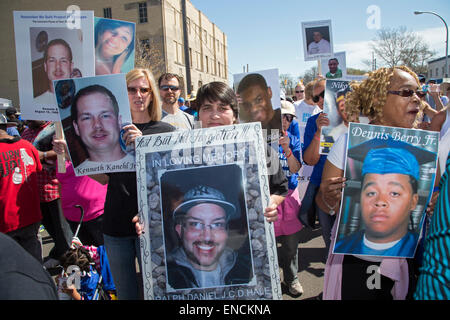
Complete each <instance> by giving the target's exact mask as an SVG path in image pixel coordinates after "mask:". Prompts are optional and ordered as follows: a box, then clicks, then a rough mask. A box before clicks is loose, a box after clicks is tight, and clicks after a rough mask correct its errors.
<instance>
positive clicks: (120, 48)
mask: <svg viewBox="0 0 450 320" xmlns="http://www.w3.org/2000/svg"><path fill="white" fill-rule="evenodd" d="M135 30H136V25H135V23H133V22H128V21H121V20H113V19H108V18H98V17H95V27H94V32H95V39H94V41H95V75H104V74H112V73H128V72H129V71H131V70H132V69H133V68H134V54H135V50H134V44H135Z"/></svg>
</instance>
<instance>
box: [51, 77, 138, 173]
mask: <svg viewBox="0 0 450 320" xmlns="http://www.w3.org/2000/svg"><path fill="white" fill-rule="evenodd" d="M54 86H55V92H56V100H57V103H58V107H59V116H60V118H61V123H62V125H63V129H64V135H65V137H66V141H67V147H68V149H69V154H70V158H71V161H72V164H73V167H74V170H75V174H76V175H77V176H83V175H90V174H98V173H106V172H126V171H135V170H136V168H135V160H134V156H133V154H132V152H131V151H129V150H127V146H126V145H125V142H124V141H123V139H122V135H123V133H124V127H125V126H126V125H127V124H131V123H132V120H131V113H130V105H129V101H128V93H127V86H126V81H125V74H115V75H105V76H97V77H84V78H74V79H66V80H58V81H54Z"/></svg>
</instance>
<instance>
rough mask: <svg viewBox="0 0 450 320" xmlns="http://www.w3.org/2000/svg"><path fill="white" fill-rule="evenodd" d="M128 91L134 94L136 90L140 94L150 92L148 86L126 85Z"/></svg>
mask: <svg viewBox="0 0 450 320" xmlns="http://www.w3.org/2000/svg"><path fill="white" fill-rule="evenodd" d="M127 89H128V93H131V94H136V92H138V91H139V92H140V93H141V94H147V93H149V92H150V88H133V87H128V88H127Z"/></svg>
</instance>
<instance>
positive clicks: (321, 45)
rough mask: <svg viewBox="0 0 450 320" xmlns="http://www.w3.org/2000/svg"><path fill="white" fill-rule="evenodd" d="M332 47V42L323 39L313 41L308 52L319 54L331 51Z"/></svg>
mask: <svg viewBox="0 0 450 320" xmlns="http://www.w3.org/2000/svg"><path fill="white" fill-rule="evenodd" d="M330 52H331V47H330V43H329V42H328V41H327V40H325V39H321V40H320V41H319V42H314V41H313V42H311V43H310V44H309V46H308V54H318V53H330Z"/></svg>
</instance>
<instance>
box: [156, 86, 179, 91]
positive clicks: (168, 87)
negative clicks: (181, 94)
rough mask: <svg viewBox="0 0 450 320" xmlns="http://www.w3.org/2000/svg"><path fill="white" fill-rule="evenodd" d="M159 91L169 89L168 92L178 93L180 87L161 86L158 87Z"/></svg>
mask: <svg viewBox="0 0 450 320" xmlns="http://www.w3.org/2000/svg"><path fill="white" fill-rule="evenodd" d="M159 89H160V90H162V91H169V89H170V90H172V91H178V90H180V87H177V86H166V85H165V86H161V87H159Z"/></svg>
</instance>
